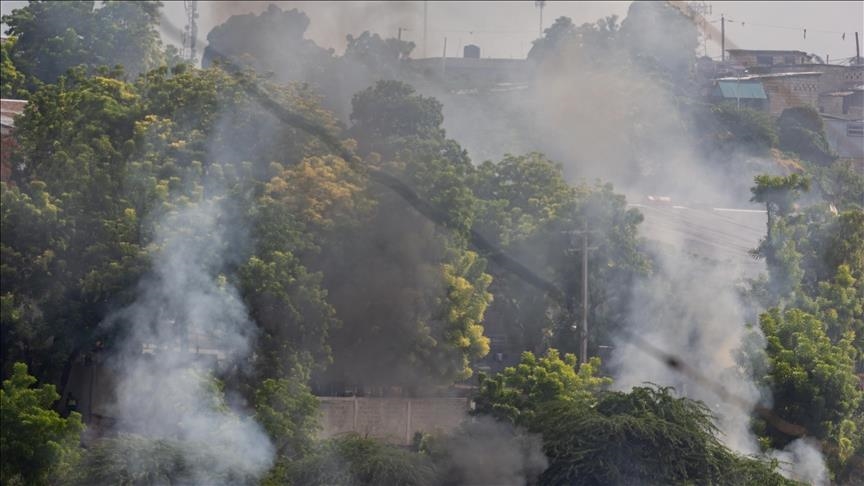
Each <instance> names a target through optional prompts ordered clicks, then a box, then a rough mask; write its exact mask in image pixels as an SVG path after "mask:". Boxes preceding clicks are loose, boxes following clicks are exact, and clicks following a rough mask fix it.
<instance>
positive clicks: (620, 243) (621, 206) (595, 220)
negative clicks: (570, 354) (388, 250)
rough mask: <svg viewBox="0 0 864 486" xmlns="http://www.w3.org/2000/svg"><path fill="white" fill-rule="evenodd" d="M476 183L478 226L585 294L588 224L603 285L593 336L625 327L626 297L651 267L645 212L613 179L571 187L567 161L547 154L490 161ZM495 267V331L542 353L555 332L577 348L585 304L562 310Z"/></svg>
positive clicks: (595, 340)
mask: <svg viewBox="0 0 864 486" xmlns="http://www.w3.org/2000/svg"><path fill="white" fill-rule="evenodd" d="M473 187H474V192H475V194H476V196H477V198H478V199H479V201H478V202H477V207H478V213H479V214H478V216H477V217H476V221H477V224H476V226H475V228H476V230H477V231H479V232H480V233H481V234H483V235H485V236H486V237H487V238H489V239H490V240H491V241H493V242H495V243H496V244H498V245H500V246H501V247H503V248H505V249H507V251H508V252H509V253H510V254H512V255H514V256H515V257H517V258H519V259H520V261H523V262H525V263H526V264H528V265H529V266H531V267H532V268H535V269H538V270H539V271H540V273H541V274H545V275H552V276H554V278H555V279H556V281H559V282H562V285H564V286H565V288H566V289H567V291H568V292H570V293H571V295H575V294H576V293H578V292H579V289H580V286H581V279H580V276H581V270H582V268H581V261H582V260H581V256H580V255H579V254H578V253H576V252H574V251H572V250H573V249H574V247H575V248H577V249H578V248H579V246H581V245H580V243H581V241H578V240H574V239H573V237H574V236H575V235H576V234H577V233H576V232H580V231H582V230H584V228H585V225H586V223H587V224H588V225H589V227H590V228H589V229H591V230H592V231H591V233H590V237H589V239H590V242H589V244H590V246H592V247H597V248H598V250H597V251H594V252H593V253H592V255H591V259H590V263H589V268H588V273H589V280H590V281H591V282H596V283H597V284H596V285H592V286H591V287H590V294H589V302H590V304H589V305H590V307H589V309H588V312H589V319H590V320H591V322H593V323H595V325H594V326H592V331H591V332H592V335H591V339H590V342H591V343H592V346H596V345H597V344H600V343H604V342H608V340H609V337H610V336H611V335H612V334H614V332H615V329H616V326H620V325H623V322H624V318H625V316H624V306H622V305H619V304H620V303H621V302H624V301H626V299H627V292H628V291H629V288H630V287H631V285H630V284H631V280H632V279H633V278H635V277H636V276H638V275H640V274H644V273H645V272H647V271H649V268H650V267H649V264H648V261H647V259H646V258H645V255H644V254H643V253H641V252H640V251H639V244H638V241H639V239H638V225H639V223H640V222H641V221H642V216H641V214H639V212H638V211H637V210H635V209H628V208H627V207H626V201H625V200H624V198H623V197H622V196H620V195H618V194H615V193H614V191H613V189H612V186H611V185H608V184H606V185H601V184H596V185H594V186H588V185H581V186H578V187H572V186H571V185H569V184H568V183H567V182H566V180H565V179H564V175H563V173H562V169H561V166H560V165H558V164H555V163H554V162H552V161H550V160H549V159H547V158H546V157H544V156H542V155H541V154H528V155H524V156H519V157H514V156H508V157H505V158H504V159H503V160H502V161H500V162H498V163H492V162H484V163H483V164H482V165H481V166H480V167H479V169H478V170H477V172H476V174H475V175H474V182H473ZM492 272H493V277H494V280H493V283H492V286H491V291H492V293H493V294H494V295H495V300H494V301H493V303H492V306H491V307H490V310H489V315H490V319H489V321H490V323H491V324H493V326H490V332H496V333H501V334H504V335H507V336H508V340H510V341H511V342H514V343H516V344H515V346H516V347H517V352H521V351H522V350H526V349H527V350H534V351H535V352H539V351H540V350H541V349H542V347H543V346H544V345H545V343H544V341H548V339H550V338H551V337H550V336H551V335H553V334H554V335H555V338H556V341H555V342H554V344H555V345H556V346H559V347H561V348H563V349H566V350H568V351H571V350H574V349H576V346H575V343H574V342H573V339H574V337H575V336H574V333H573V332H572V331H571V330H570V322H572V319H573V313H574V312H578V311H580V310H581V309H578V308H576V307H575V306H574V307H573V308H561V307H562V306H560V304H559V303H555V302H551V301H549V299H548V298H547V296H545V295H544V294H543V293H542V292H540V291H538V290H537V289H535V288H533V287H530V286H528V285H526V284H525V283H524V282H522V281H521V280H519V279H517V278H514V277H513V276H511V275H509V274H508V273H506V272H497V271H496V269H495V268H494V267H493V268H492ZM549 309H552V310H553V312H551V313H550V312H547V310H549ZM556 317H557V320H556ZM565 323H566V324H565ZM589 353H596V348H594V349H589Z"/></svg>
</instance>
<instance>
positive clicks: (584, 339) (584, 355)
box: [579, 217, 588, 364]
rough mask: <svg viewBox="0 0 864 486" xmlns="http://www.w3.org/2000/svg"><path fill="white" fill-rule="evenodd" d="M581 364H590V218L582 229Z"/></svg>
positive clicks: (586, 219)
mask: <svg viewBox="0 0 864 486" xmlns="http://www.w3.org/2000/svg"><path fill="white" fill-rule="evenodd" d="M579 362H580V363H581V364H585V363H587V362H588V218H587V217H586V218H585V223H584V227H583V228H582V329H581V331H580V332H579Z"/></svg>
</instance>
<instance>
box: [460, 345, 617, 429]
mask: <svg viewBox="0 0 864 486" xmlns="http://www.w3.org/2000/svg"><path fill="white" fill-rule="evenodd" d="M599 368H600V359H599V358H592V359H591V360H590V361H589V362H588V363H587V364H584V365H582V366H580V367H579V371H576V356H574V355H572V354H566V355H564V356H563V359H562V356H561V355H559V354H558V351H557V350H555V349H549V350H548V351H547V353H546V356H543V357H540V358H537V357H535V356H534V354H532V353H530V352H528V351H526V352H524V353H522V359H521V360H520V362H519V364H518V365H516V366H514V367H508V368H505V369H504V371H502V372H501V373H498V374H496V375H495V376H492V377H487V376H485V375H480V381H479V382H480V390H479V392H478V394H477V396H476V397H475V398H474V403H475V409H474V411H475V413H477V414H485V415H491V416H493V417H496V418H498V419H502V420H508V421H510V422H513V423H515V424H518V425H525V426H531V425H532V424H533V423H534V418H535V414H536V412H537V411H538V410H539V409H540V408H541V407H542V406H543V405H544V404H546V403H547V402H555V401H563V402H573V403H576V404H578V406H580V407H591V406H593V405H594V404H595V402H596V396H595V394H596V393H597V392H598V391H599V390H601V389H602V388H603V387H605V386H606V385H608V384H610V383H611V382H612V380H610V379H608V378H602V377H599V376H596V374H597V372H598V370H599Z"/></svg>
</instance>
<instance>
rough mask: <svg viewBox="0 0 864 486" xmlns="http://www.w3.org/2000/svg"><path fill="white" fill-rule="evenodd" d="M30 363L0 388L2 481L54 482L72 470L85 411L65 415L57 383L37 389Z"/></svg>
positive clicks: (17, 367) (18, 365) (21, 365)
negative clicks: (59, 406) (56, 406)
mask: <svg viewBox="0 0 864 486" xmlns="http://www.w3.org/2000/svg"><path fill="white" fill-rule="evenodd" d="M35 384H36V378H34V377H32V376H30V375H29V374H28V373H27V365H25V364H24V363H16V364H15V366H14V370H13V372H12V376H11V377H10V378H9V379H8V380H4V381H3V389H2V390H0V417H2V426H0V456H2V459H0V464H2V469H0V473H2V481H3V484H10V485H11V484H53V479H56V478H62V477H63V475H64V474H65V473H68V472H69V467H70V463H71V462H72V461H74V460H75V458H76V457H77V454H78V447H79V446H78V441H79V440H80V435H81V432H82V431H83V430H84V425H83V424H82V423H81V414H79V413H78V412H72V413H70V414H69V416H68V417H66V418H64V417H61V416H60V415H59V414H58V413H57V412H55V411H54V410H53V409H52V405H53V404H54V402H56V401H57V400H59V399H60V395H58V394H57V391H56V389H55V388H54V385H43V386H41V387H34V386H33V385H35Z"/></svg>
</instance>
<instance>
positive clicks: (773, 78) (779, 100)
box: [715, 71, 822, 116]
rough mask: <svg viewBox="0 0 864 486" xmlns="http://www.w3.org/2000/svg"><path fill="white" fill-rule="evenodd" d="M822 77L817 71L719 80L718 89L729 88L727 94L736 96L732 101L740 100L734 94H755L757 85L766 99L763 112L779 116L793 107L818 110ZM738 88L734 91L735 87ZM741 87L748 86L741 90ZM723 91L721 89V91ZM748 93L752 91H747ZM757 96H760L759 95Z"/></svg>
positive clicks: (754, 75) (751, 75)
mask: <svg viewBox="0 0 864 486" xmlns="http://www.w3.org/2000/svg"><path fill="white" fill-rule="evenodd" d="M821 76H822V73H821V72H818V71H805V72H792V73H772V74H748V75H745V76H736V77H726V78H719V79H717V80H715V81H716V83H717V85H718V86H724V85H725V86H726V87H727V88H726V89H727V92H728V93H730V94H733V98H732V99H737V98H735V97H734V94H739V91H738V90H741V93H743V90H745V89H748V90H753V93H756V88H753V87H752V86H754V83H759V84H761V86H762V89H764V92H765V94H766V96H767V100H766V101H767V102H763V103H761V104H760V106H761V109H762V110H763V111H767V112H768V113H770V114H772V115H774V116H779V115H780V114H781V113H783V110H785V109H786V108H792V107H794V106H812V107H814V108H815V107H816V106H817V104H818V100H819V78H820V77H821ZM736 85H737V86H738V87H737V88H735V87H734V86H736ZM741 85H745V86H748V87H747V88H742V87H741ZM721 90H722V88H721ZM748 93H749V91H748ZM757 94H758V93H757Z"/></svg>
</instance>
